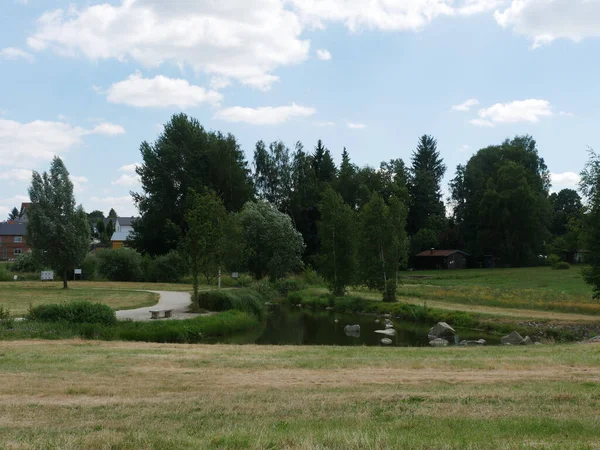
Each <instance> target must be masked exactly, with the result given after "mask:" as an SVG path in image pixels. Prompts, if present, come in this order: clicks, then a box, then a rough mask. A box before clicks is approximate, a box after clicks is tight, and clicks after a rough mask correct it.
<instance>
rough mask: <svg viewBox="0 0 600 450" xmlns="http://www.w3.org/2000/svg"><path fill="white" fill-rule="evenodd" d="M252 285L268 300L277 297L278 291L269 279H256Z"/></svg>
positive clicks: (253, 288)
mask: <svg viewBox="0 0 600 450" xmlns="http://www.w3.org/2000/svg"><path fill="white" fill-rule="evenodd" d="M250 287H251V288H252V290H254V291H256V292H258V293H259V294H260V295H261V296H262V297H263V298H265V299H267V300H273V299H275V298H277V291H276V290H275V288H274V287H273V285H272V284H271V283H270V282H269V280H267V279H264V278H263V279H262V280H258V281H255V282H254V283H252V285H251V286H250Z"/></svg>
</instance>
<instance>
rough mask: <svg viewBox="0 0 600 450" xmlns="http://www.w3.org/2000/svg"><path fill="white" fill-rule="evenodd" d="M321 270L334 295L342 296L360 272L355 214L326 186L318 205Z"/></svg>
mask: <svg viewBox="0 0 600 450" xmlns="http://www.w3.org/2000/svg"><path fill="white" fill-rule="evenodd" d="M319 212H320V215H321V221H320V222H319V237H320V239H321V250H320V258H319V271H320V273H321V274H322V275H323V277H324V278H325V279H326V280H327V282H328V283H329V289H330V290H331V292H332V293H333V294H334V295H337V296H343V295H344V294H345V292H346V287H347V286H349V285H351V284H353V283H354V282H355V280H356V274H357V255H356V247H357V246H356V232H355V229H356V226H355V224H356V217H355V214H354V212H353V211H352V209H351V208H350V207H349V206H348V205H346V204H345V203H344V200H343V199H342V196H341V195H340V194H338V193H336V192H335V191H334V190H333V189H332V188H331V187H327V189H326V190H325V193H324V194H323V200H322V201H321V204H320V205H319Z"/></svg>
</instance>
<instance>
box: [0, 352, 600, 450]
mask: <svg viewBox="0 0 600 450" xmlns="http://www.w3.org/2000/svg"><path fill="white" fill-rule="evenodd" d="M0 379H2V383H0V418H1V419H0V448H63V449H80V448H90V449H91V448H93V449H102V448H118V449H137V448H147V449H171V448H194V449H196V448H225V449H241V448H253V449H264V448H276V449H281V448H302V449H313V448H340V449H387V448H423V449H433V448H435V449H438V448H457V449H463V448H471V449H489V448H556V449H565V448H573V449H584V448H586V449H587V448H600V431H599V430H600V416H599V415H598V410H599V409H600V346H599V345H593V344H588V345H582V344H577V345H570V346H535V347H526V348H524V347H509V348H506V347H502V348H500V347H496V348H492V347H489V348H447V349H410V348H405V349H396V348H352V347H346V348H334V347H293V348H292V347H258V346H217V345H215V346H205V345H195V346H192V345H159V344H137V343H98V342H93V343H90V342H85V341H58V342H43V341H27V342H24V341H20V342H0Z"/></svg>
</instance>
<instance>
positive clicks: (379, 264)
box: [358, 193, 407, 302]
mask: <svg viewBox="0 0 600 450" xmlns="http://www.w3.org/2000/svg"><path fill="white" fill-rule="evenodd" d="M406 215H407V212H406V206H405V205H404V204H403V203H402V201H401V200H400V199H398V198H397V197H392V198H391V199H390V200H389V206H388V205H386V203H385V202H384V201H383V198H382V197H381V196H380V195H379V194H377V193H374V194H373V196H372V197H371V201H370V202H369V203H367V204H366V205H365V206H364V207H363V208H362V210H361V212H360V222H359V223H360V239H359V251H358V255H359V256H358V257H359V265H360V272H361V277H362V281H363V282H364V283H365V284H366V285H367V287H369V288H370V289H376V290H379V291H380V292H382V293H383V300H384V301H386V302H393V301H395V300H396V289H397V287H398V281H399V268H400V263H401V261H403V260H406Z"/></svg>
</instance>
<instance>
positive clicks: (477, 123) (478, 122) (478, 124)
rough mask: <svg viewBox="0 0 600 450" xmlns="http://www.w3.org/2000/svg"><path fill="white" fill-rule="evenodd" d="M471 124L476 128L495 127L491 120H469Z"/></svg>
mask: <svg viewBox="0 0 600 450" xmlns="http://www.w3.org/2000/svg"><path fill="white" fill-rule="evenodd" d="M469 123H470V124H471V125H475V126H476V127H493V126H494V124H493V123H492V122H490V121H489V120H483V119H471V120H469Z"/></svg>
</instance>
